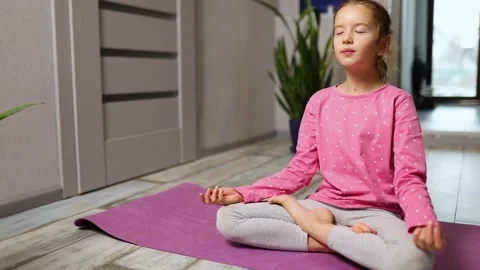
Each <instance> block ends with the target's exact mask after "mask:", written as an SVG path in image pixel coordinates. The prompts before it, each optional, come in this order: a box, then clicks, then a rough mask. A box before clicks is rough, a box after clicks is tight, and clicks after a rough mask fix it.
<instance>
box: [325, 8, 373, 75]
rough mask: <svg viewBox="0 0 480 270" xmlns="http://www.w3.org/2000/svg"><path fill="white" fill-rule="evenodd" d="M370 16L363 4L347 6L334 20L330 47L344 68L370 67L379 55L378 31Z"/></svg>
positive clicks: (368, 10)
mask: <svg viewBox="0 0 480 270" xmlns="http://www.w3.org/2000/svg"><path fill="white" fill-rule="evenodd" d="M377 29H378V28H377V23H376V21H375V18H374V17H373V13H372V12H371V11H370V9H368V8H367V7H365V6H363V5H347V6H345V7H343V8H342V9H340V10H339V11H338V12H337V14H336V17H335V25H334V30H333V35H334V37H333V46H334V51H335V56H336V58H337V60H338V61H339V63H340V64H341V65H342V66H344V67H345V68H347V69H350V70H352V69H355V70H357V69H365V68H373V67H374V62H375V59H376V58H377V56H378V55H379V48H378V46H377V44H378V43H377V40H378V31H377Z"/></svg>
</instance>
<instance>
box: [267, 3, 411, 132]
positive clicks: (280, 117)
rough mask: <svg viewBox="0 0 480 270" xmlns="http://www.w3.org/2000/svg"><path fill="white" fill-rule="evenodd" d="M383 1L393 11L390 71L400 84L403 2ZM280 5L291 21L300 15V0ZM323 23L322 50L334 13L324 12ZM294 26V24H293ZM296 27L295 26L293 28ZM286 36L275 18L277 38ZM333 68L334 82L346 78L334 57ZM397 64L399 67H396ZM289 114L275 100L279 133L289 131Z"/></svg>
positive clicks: (329, 32) (276, 126) (281, 24)
mask: <svg viewBox="0 0 480 270" xmlns="http://www.w3.org/2000/svg"><path fill="white" fill-rule="evenodd" d="M377 1H379V2H380V3H382V4H383V5H384V6H386V7H387V9H388V10H389V11H391V18H392V28H393V32H394V34H393V40H394V41H395V42H396V50H395V51H393V55H392V59H391V62H392V64H393V68H394V69H393V70H392V71H391V72H390V75H391V76H390V82H391V83H392V84H393V85H399V78H400V69H399V61H398V59H399V54H398V53H399V48H398V47H399V46H400V42H399V41H400V28H401V27H400V26H401V2H402V0H394V1H392V0H377ZM278 5H279V8H280V12H282V13H283V14H285V16H286V17H287V20H289V23H291V22H292V21H293V20H294V19H295V18H296V17H297V16H298V15H299V6H300V2H299V0H278ZM321 16H322V17H321V25H320V30H319V32H320V35H319V39H320V40H319V43H320V50H321V51H323V49H324V48H323V46H324V44H325V42H326V40H327V39H328V36H329V35H331V33H332V29H333V13H332V14H322V15H321ZM291 27H293V25H292V26H291ZM292 29H294V28H292ZM282 36H285V37H286V41H289V38H287V37H288V36H287V30H286V29H285V27H284V25H283V23H282V22H281V21H280V20H279V19H278V18H276V19H275V38H279V37H282ZM291 48H292V43H291V42H288V43H287V49H289V50H291ZM333 60H334V62H333V66H332V67H333V69H334V78H333V80H332V84H339V83H341V82H342V81H343V80H344V79H345V76H344V73H343V70H342V68H341V67H340V66H339V65H338V63H337V62H336V61H335V59H334V58H333ZM395 66H397V67H395ZM288 120H289V119H288V115H287V114H286V113H285V112H284V110H283V109H282V108H281V107H280V105H278V102H277V101H276V100H275V129H276V130H277V131H278V132H279V133H285V132H289V124H288Z"/></svg>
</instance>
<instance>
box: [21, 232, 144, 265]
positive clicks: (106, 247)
mask: <svg viewBox="0 0 480 270" xmlns="http://www.w3.org/2000/svg"><path fill="white" fill-rule="evenodd" d="M136 249H138V247H137V246H134V245H132V244H129V243H126V242H123V241H119V240H117V239H114V238H111V237H108V236H105V235H103V234H95V235H93V236H90V237H88V238H86V239H83V240H81V241H78V242H76V243H74V244H72V245H69V246H68V247H65V248H63V249H60V250H57V251H55V252H52V253H50V254H48V255H45V256H43V257H41V258H39V259H37V260H33V261H31V262H29V263H27V264H24V265H22V266H21V267H19V268H17V269H19V270H39V269H49V270H57V269H79V270H81V269H94V268H98V267H101V266H103V265H106V264H108V263H110V262H112V261H114V260H116V259H117V258H120V257H122V256H124V255H125V254H128V253H130V252H132V251H134V250H136Z"/></svg>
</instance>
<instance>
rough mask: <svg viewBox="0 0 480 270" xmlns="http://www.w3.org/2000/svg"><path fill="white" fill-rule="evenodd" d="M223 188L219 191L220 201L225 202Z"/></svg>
mask: <svg viewBox="0 0 480 270" xmlns="http://www.w3.org/2000/svg"><path fill="white" fill-rule="evenodd" d="M223 192H224V191H223V188H221V189H220V191H219V192H218V200H219V201H220V202H223Z"/></svg>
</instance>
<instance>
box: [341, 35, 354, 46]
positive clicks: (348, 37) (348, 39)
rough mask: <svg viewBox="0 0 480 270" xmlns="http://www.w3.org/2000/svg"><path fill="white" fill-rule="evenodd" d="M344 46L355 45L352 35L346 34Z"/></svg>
mask: <svg viewBox="0 0 480 270" xmlns="http://www.w3.org/2000/svg"><path fill="white" fill-rule="evenodd" d="M342 43H343V44H352V43H353V40H352V37H351V36H350V34H346V35H344V36H343V41H342Z"/></svg>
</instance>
